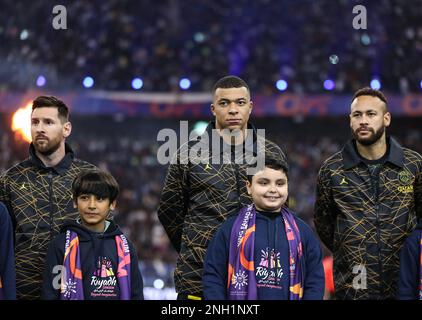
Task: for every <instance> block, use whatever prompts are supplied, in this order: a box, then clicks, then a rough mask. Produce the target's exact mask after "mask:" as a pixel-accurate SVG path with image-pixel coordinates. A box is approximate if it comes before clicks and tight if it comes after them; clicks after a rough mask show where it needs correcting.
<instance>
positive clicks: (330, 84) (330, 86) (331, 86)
mask: <svg viewBox="0 0 422 320" xmlns="http://www.w3.org/2000/svg"><path fill="white" fill-rule="evenodd" d="M335 86H336V85H335V83H334V81H333V80H331V79H327V80H325V81H324V89H325V90H333V89H334V87H335Z"/></svg>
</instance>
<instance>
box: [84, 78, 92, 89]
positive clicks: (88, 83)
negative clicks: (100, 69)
mask: <svg viewBox="0 0 422 320" xmlns="http://www.w3.org/2000/svg"><path fill="white" fill-rule="evenodd" d="M83 85H84V87H85V88H91V87H92V86H93V85H94V79H93V78H92V77H85V78H84V81H83Z"/></svg>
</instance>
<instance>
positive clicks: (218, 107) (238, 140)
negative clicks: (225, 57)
mask: <svg viewBox="0 0 422 320" xmlns="http://www.w3.org/2000/svg"><path fill="white" fill-rule="evenodd" d="M252 106H253V103H252V101H251V96H250V92H249V88H248V85H247V84H246V83H245V81H243V80H242V79H240V78H238V77H235V76H227V77H224V78H222V79H220V80H218V81H217V82H216V84H215V86H214V89H213V102H212V104H211V112H212V114H213V115H214V117H215V121H213V122H210V123H209V125H208V127H207V129H206V131H205V133H204V134H203V135H201V136H200V137H198V138H197V139H194V140H191V141H189V142H188V144H187V147H186V145H185V146H181V148H180V149H179V150H178V152H177V155H176V157H177V159H176V161H174V163H171V164H170V166H169V168H168V172H167V177H166V180H165V184H164V188H163V192H162V195H161V201H160V205H159V209H158V217H159V219H160V221H161V223H162V224H163V226H164V228H165V230H166V232H167V234H168V236H169V238H170V241H171V243H172V245H173V247H174V248H175V249H176V251H177V252H178V253H179V260H178V262H177V267H176V270H175V274H174V278H175V284H176V291H177V292H178V299H201V298H202V295H203V289H202V272H203V262H204V257H205V252H206V250H207V246H208V243H209V241H210V240H211V238H212V237H213V235H214V233H215V231H216V230H217V229H218V227H219V226H220V225H221V223H223V222H224V221H225V220H226V219H227V217H229V216H231V215H235V214H236V213H237V212H238V211H239V210H240V209H241V208H242V207H244V206H246V205H249V204H250V203H251V201H252V199H251V197H250V196H249V195H248V193H247V190H246V180H247V168H248V167H249V166H250V165H248V160H247V158H248V157H247V155H248V154H250V155H254V157H255V158H256V157H257V155H260V156H263V155H264V154H269V155H271V156H272V157H273V158H276V159H279V160H282V161H285V155H284V153H283V152H282V151H281V149H280V148H279V147H278V146H277V145H276V144H274V143H273V142H270V141H268V140H266V139H265V138H264V137H263V136H261V135H259V134H258V132H257V130H256V129H255V128H254V127H253V126H252V124H251V123H249V115H250V114H251V112H252ZM215 145H218V146H221V147H220V148H219V149H218V151H216V150H217V149H214V148H213V147H214V146H215ZM194 147H198V149H201V150H208V151H209V152H208V154H207V155H206V156H205V159H202V160H204V161H202V160H201V161H194V160H196V159H194V158H192V153H191V152H190V151H191V150H194ZM184 160H188V161H184Z"/></svg>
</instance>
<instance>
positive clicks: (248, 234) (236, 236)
mask: <svg viewBox="0 0 422 320" xmlns="http://www.w3.org/2000/svg"><path fill="white" fill-rule="evenodd" d="M281 215H282V217H283V220H284V225H285V232H286V235H287V241H288V243H289V254H290V257H289V262H290V278H289V282H290V284H289V287H290V290H289V298H290V300H300V299H301V298H302V296H303V278H304V277H303V274H302V272H303V268H302V263H303V261H302V260H303V259H302V241H301V238H300V232H299V228H298V227H297V224H296V221H295V219H294V216H293V214H292V213H291V212H290V211H289V210H288V209H287V208H284V207H283V208H282V209H281ZM255 221H256V208H255V206H254V205H253V204H251V205H249V206H247V207H244V208H242V209H241V210H240V212H239V215H238V216H237V218H236V220H235V222H234V224H233V227H232V230H231V234H230V251H229V266H228V277H227V294H228V299H229V300H257V299H258V291H257V285H256V278H255V266H254V249H255V248H254V247H255V246H254V244H255Z"/></svg>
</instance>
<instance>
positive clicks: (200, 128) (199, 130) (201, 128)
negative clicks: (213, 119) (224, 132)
mask: <svg viewBox="0 0 422 320" xmlns="http://www.w3.org/2000/svg"><path fill="white" fill-rule="evenodd" d="M207 126H208V122H206V121H198V122H196V123H195V125H194V126H193V131H194V132H195V134H197V135H198V136H200V135H202V134H203V133H204V132H205V130H206V129H207Z"/></svg>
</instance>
